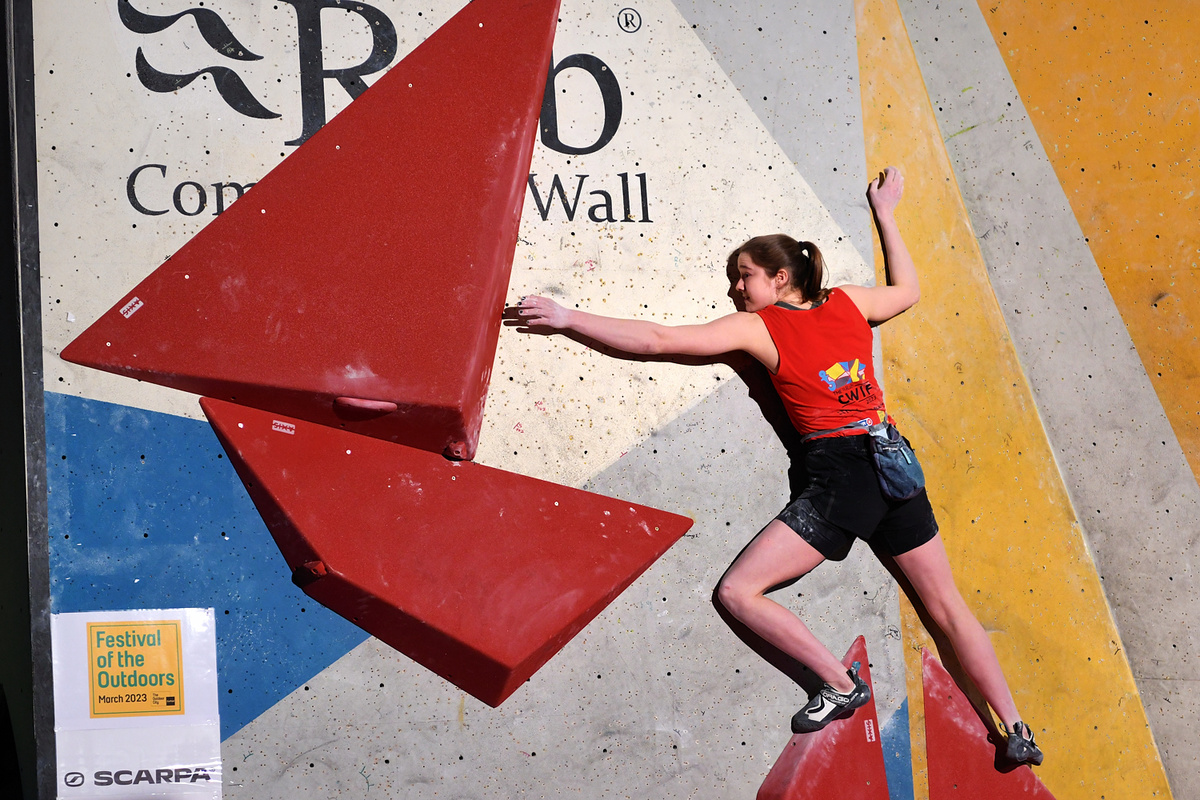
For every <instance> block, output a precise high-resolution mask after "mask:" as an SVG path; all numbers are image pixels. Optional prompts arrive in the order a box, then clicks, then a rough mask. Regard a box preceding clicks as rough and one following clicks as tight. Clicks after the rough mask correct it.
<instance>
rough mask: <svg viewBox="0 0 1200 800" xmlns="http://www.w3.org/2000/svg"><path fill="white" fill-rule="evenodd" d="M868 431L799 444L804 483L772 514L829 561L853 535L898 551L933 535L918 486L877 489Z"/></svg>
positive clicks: (845, 550) (846, 549) (851, 541)
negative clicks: (906, 491) (898, 496)
mask: <svg viewBox="0 0 1200 800" xmlns="http://www.w3.org/2000/svg"><path fill="white" fill-rule="evenodd" d="M867 438H868V437H867V436H864V435H855V436H839V437H829V438H826V439H816V440H813V441H812V442H809V443H808V445H807V446H806V448H805V450H804V473H805V475H804V478H803V481H804V483H803V489H802V490H801V492H800V494H799V497H798V498H797V499H796V500H795V501H794V502H792V503H791V504H790V505H789V506H788V507H787V508H785V509H784V510H783V511H782V512H781V513H780V514H779V516H778V517H776V519H778V520H779V521H780V522H782V523H783V524H784V525H787V526H788V527H789V528H791V529H792V530H794V531H795V532H796V533H797V534H799V535H800V538H802V539H804V541H806V542H808V543H809V544H810V545H812V546H813V547H814V548H816V550H817V552H819V553H820V554H821V555H823V556H825V557H826V558H827V559H829V560H830V561H841V560H842V559H844V558H845V557H846V556H847V555H848V554H849V553H850V548H851V547H852V546H853V544H854V540H855V539H863V540H864V541H866V540H870V541H871V542H872V543H873V544H875V545H876V546H879V547H881V549H883V550H884V552H887V553H890V554H891V555H894V556H898V555H902V554H903V553H907V552H908V551H909V550H913V549H915V548H917V547H920V546H921V545H923V544H925V543H926V542H928V541H930V540H931V539H933V537H934V536H936V535H937V532H938V526H937V520H936V519H934V516H933V508H932V507H931V506H930V505H929V496H928V495H927V494H926V493H925V490H924V489H922V490H921V491H920V493H919V494H917V496H916V497H912V498H910V499H908V500H898V501H897V500H889V499H887V498H886V497H884V496H883V493H882V492H881V491H880V490H879V481H878V479H877V478H876V477H875V465H874V463H873V461H872V457H871V451H870V445H869V443H868V442H867Z"/></svg>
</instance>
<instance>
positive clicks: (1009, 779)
mask: <svg viewBox="0 0 1200 800" xmlns="http://www.w3.org/2000/svg"><path fill="white" fill-rule="evenodd" d="M921 682H922V684H923V686H924V690H925V691H924V694H925V753H926V757H927V759H928V769H929V800H967V799H968V798H969V799H970V800H975V798H978V797H986V798H988V800H1017V798H1020V800H1054V795H1052V794H1050V790H1049V789H1047V788H1046V787H1045V785H1044V784H1043V783H1042V782H1041V781H1040V780H1038V779H1037V776H1035V775H1034V774H1033V770H1031V769H1030V768H1029V767H1017V768H1016V769H1014V770H1012V771H1009V772H1001V771H1000V770H998V769H996V746H995V745H994V744H992V743H991V742H990V741H989V740H988V729H987V726H986V725H984V724H983V720H982V719H980V718H979V713H978V712H977V711H975V707H974V706H972V705H971V701H970V700H968V699H967V696H966V695H965V694H963V691H962V689H960V688H958V685H957V684H956V683H955V682H954V679H953V678H951V677H950V673H948V672H946V669H945V668H944V667H943V666H942V665H941V663H939V662H938V660H937V659H936V658H934V656H933V655H932V654H931V653H930V652H929V651H928V650H922V651H921Z"/></svg>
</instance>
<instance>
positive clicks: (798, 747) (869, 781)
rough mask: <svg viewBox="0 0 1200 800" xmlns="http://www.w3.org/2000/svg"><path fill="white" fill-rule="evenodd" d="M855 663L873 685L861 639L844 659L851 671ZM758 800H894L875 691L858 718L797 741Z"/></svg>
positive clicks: (800, 736) (777, 763)
mask: <svg viewBox="0 0 1200 800" xmlns="http://www.w3.org/2000/svg"><path fill="white" fill-rule="evenodd" d="M855 661H857V662H859V664H860V665H861V668H860V669H859V671H858V674H859V675H861V676H862V678H863V680H865V681H866V682H867V684H868V685H871V669H870V667H869V665H868V664H867V645H866V642H865V641H864V640H863V637H861V636H859V637H858V638H857V639H855V640H854V644H852V645H850V650H849V652H847V653H846V657H845V658H843V659H842V663H843V664H845V665H846V667H847V668H849V667H850V665H851V664H852V663H854V662H855ZM758 800H888V785H887V771H886V769H885V768H884V762H883V744H882V743H881V742H880V741H879V717H878V715H877V714H876V711H875V689H874V686H872V688H871V699H870V700H869V701H868V702H867V704H866V705H865V706H862V707H861V708H859V709H858V710H856V711H855V712H854V714H853V715H851V716H849V717H847V718H846V719H839V720H834V721H833V722H831V723H829V725H827V726H825V727H824V728H822V729H821V730H819V731H816V732H815V733H802V734H798V735H796V736H793V737H792V739H791V741H789V742H788V743H787V746H786V747H784V748H783V752H782V753H781V754H780V756H779V758H778V759H777V760H776V761H775V766H773V767H771V771H770V772H769V773H767V779H766V780H765V781H763V784H762V787H761V788H760V789H759V790H758Z"/></svg>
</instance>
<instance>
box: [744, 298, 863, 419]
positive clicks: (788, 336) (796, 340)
mask: <svg viewBox="0 0 1200 800" xmlns="http://www.w3.org/2000/svg"><path fill="white" fill-rule="evenodd" d="M758 315H759V316H760V317H762V321H763V322H764V323H766V325H767V332H768V333H769V334H771V339H772V340H773V341H774V342H775V347H776V348H777V349H778V350H779V370H778V371H777V372H776V373H775V374H774V375H772V376H771V382H772V383H773V384H775V391H777V392H778V393H779V397H780V399H781V400H783V406H784V408H785V409H787V413H788V417H789V418H790V419H791V420H792V425H794V426H795V428H796V430H798V431H799V432H800V433H812V432H813V431H822V430H829V429H830V428H839V427H841V426H842V425H849V424H850V423H852V422H857V421H858V420H860V419H868V418H869V419H871V421H872V422H882V421H883V420H884V418H885V417H886V412H884V410H883V409H884V405H883V390H882V389H881V388H880V387H879V382H878V381H876V380H875V367H874V364H873V363H872V361H871V343H872V341H871V326H870V325H868V324H867V320H866V318H865V317H863V315H862V313H861V312H860V311H859V310H858V306H856V305H854V301H853V300H851V299H850V296H849V295H847V294H846V293H845V292H843V291H842V290H840V289H833V290H831V291H830V293H829V298H828V299H827V300H826V301H825V302H824V303H822V304H821V305H819V306H817V307H816V308H809V309H788V308H782V307H780V306H767V307H766V308H764V309H762V310H761V311H759V312H758ZM854 433H856V431H847V432H846V435H852V434H854Z"/></svg>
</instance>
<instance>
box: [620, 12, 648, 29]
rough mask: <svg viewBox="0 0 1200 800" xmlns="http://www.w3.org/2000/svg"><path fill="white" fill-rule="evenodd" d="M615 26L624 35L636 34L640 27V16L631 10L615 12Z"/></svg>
mask: <svg viewBox="0 0 1200 800" xmlns="http://www.w3.org/2000/svg"><path fill="white" fill-rule="evenodd" d="M617 24H618V25H620V26H621V30H623V31H625V32H626V33H637V31H638V29H639V28H641V27H642V15H641V14H639V13H638V12H636V11H634V10H633V9H632V8H622V9H621V10H620V11H618V12H617Z"/></svg>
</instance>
